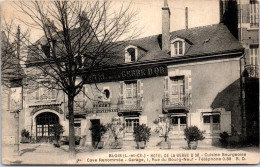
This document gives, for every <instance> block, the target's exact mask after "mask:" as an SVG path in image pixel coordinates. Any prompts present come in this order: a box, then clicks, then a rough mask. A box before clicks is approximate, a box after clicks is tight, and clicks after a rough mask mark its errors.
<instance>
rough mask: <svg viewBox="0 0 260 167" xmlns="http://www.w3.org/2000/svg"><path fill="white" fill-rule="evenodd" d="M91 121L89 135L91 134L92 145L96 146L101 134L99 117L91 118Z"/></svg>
mask: <svg viewBox="0 0 260 167" xmlns="http://www.w3.org/2000/svg"><path fill="white" fill-rule="evenodd" d="M90 122H91V136H92V146H93V147H94V148H96V147H97V145H98V143H99V142H100V140H101V134H100V130H99V127H100V119H92V120H90Z"/></svg>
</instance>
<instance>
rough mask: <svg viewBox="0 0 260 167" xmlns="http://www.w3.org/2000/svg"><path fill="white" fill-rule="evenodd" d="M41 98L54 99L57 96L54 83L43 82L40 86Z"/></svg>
mask: <svg viewBox="0 0 260 167" xmlns="http://www.w3.org/2000/svg"><path fill="white" fill-rule="evenodd" d="M39 97H40V100H53V99H55V98H56V89H55V85H54V83H50V82H48V81H46V82H41V85H40V88H39Z"/></svg>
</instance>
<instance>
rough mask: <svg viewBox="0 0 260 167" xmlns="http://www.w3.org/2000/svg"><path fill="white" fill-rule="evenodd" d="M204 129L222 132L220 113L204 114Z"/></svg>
mask: <svg viewBox="0 0 260 167" xmlns="http://www.w3.org/2000/svg"><path fill="white" fill-rule="evenodd" d="M203 125H204V130H206V132H207V133H219V132H220V114H219V113H214V114H211V113H209V114H203Z"/></svg>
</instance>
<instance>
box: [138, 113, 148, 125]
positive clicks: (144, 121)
mask: <svg viewBox="0 0 260 167" xmlns="http://www.w3.org/2000/svg"><path fill="white" fill-rule="evenodd" d="M139 124H140V125H142V124H146V125H147V116H146V115H141V116H140V117H139Z"/></svg>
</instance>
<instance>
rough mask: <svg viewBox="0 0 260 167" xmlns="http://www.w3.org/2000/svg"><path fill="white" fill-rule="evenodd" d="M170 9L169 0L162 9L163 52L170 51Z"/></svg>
mask: <svg viewBox="0 0 260 167" xmlns="http://www.w3.org/2000/svg"><path fill="white" fill-rule="evenodd" d="M170 15H171V12H170V8H169V6H168V2H167V0H164V6H163V7H162V50H163V51H166V52H169V51H170Z"/></svg>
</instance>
